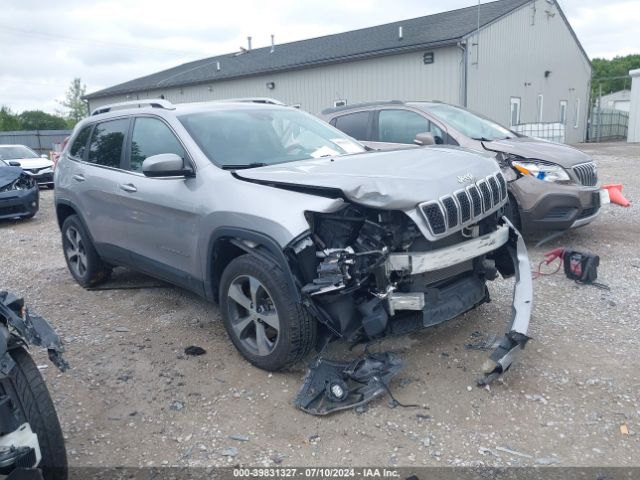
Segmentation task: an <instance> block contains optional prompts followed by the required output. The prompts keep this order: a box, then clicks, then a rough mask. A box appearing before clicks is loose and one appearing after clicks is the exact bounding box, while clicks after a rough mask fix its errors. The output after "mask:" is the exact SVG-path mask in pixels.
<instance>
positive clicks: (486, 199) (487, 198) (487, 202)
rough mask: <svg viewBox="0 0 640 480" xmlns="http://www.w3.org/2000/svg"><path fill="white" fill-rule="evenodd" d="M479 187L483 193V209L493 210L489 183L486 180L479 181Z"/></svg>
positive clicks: (486, 210)
mask: <svg viewBox="0 0 640 480" xmlns="http://www.w3.org/2000/svg"><path fill="white" fill-rule="evenodd" d="M478 187H480V194H481V195H482V205H483V211H485V212H488V211H489V210H491V190H489V185H488V184H487V182H486V181H484V180H482V181H480V182H478Z"/></svg>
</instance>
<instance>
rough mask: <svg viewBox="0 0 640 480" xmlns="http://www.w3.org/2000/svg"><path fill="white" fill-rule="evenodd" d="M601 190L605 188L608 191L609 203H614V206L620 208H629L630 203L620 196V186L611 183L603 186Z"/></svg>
mask: <svg viewBox="0 0 640 480" xmlns="http://www.w3.org/2000/svg"><path fill="white" fill-rule="evenodd" d="M602 188H606V189H607V190H609V198H610V199H611V203H615V204H616V205H620V206H621V207H630V206H631V202H629V200H627V199H626V198H624V195H622V184H620V183H611V184H609V185H603V186H602Z"/></svg>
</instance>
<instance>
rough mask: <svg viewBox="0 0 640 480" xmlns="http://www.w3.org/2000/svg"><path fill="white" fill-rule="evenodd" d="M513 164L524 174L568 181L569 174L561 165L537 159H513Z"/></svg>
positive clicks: (554, 180)
mask: <svg viewBox="0 0 640 480" xmlns="http://www.w3.org/2000/svg"><path fill="white" fill-rule="evenodd" d="M511 166H512V167H513V168H515V169H516V170H517V171H518V172H520V173H521V174H523V175H531V176H532V177H535V178H537V179H538V180H543V181H545V182H568V181H569V175H568V174H567V172H566V171H565V169H564V168H562V167H561V166H560V165H556V164H555V163H550V162H541V161H536V160H511Z"/></svg>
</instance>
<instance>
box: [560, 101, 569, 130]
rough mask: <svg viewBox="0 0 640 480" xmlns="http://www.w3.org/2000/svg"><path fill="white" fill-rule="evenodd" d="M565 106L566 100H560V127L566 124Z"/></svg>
mask: <svg viewBox="0 0 640 480" xmlns="http://www.w3.org/2000/svg"><path fill="white" fill-rule="evenodd" d="M567 105H568V103H567V101H566V100H560V123H561V124H562V125H566V124H567Z"/></svg>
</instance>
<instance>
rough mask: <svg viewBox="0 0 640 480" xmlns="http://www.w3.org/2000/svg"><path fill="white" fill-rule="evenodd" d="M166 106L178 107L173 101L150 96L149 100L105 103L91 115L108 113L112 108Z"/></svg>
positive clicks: (167, 108) (168, 108)
mask: <svg viewBox="0 0 640 480" xmlns="http://www.w3.org/2000/svg"><path fill="white" fill-rule="evenodd" d="M144 107H151V108H164V109H165V110H175V109H176V107H175V106H174V105H173V103H171V102H169V101H167V100H163V99H162V98H149V99H147V100H131V101H129V102H119V103H112V104H110V105H103V106H102V107H98V108H96V109H95V110H93V111H92V112H91V116H93V115H99V114H101V113H107V112H110V111H111V110H122V109H124V108H144Z"/></svg>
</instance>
